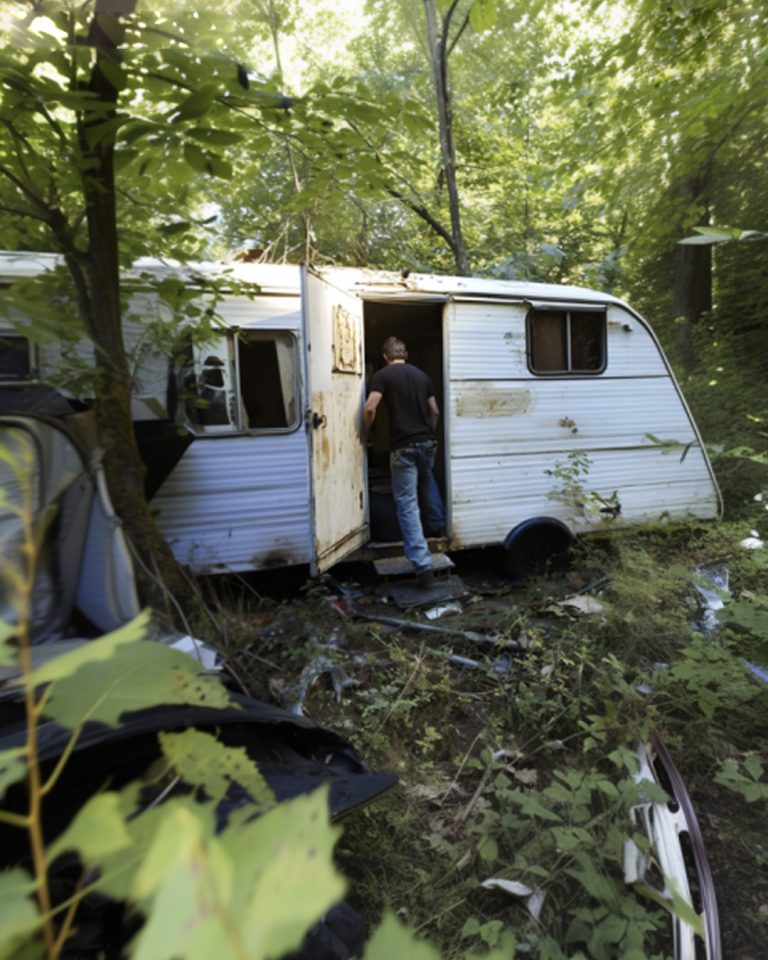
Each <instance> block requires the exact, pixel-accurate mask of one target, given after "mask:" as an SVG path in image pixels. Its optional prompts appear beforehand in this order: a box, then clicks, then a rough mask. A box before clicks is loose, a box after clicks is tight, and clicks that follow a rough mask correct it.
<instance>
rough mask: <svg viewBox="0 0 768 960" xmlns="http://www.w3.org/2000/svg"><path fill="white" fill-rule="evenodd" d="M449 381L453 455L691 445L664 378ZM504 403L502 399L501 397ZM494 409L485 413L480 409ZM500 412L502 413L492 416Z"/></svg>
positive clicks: (672, 389) (683, 413) (674, 394)
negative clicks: (488, 406) (669, 442)
mask: <svg viewBox="0 0 768 960" xmlns="http://www.w3.org/2000/svg"><path fill="white" fill-rule="evenodd" d="M470 397H471V401H467V383H466V381H459V382H452V383H451V385H450V395H449V398H448V408H449V411H450V415H451V456H452V457H459V458H460V457H477V456H483V455H486V456H491V455H506V454H516V453H524V452H538V451H540V452H547V451H552V450H559V451H562V453H563V456H564V457H565V456H567V454H568V453H569V452H570V451H572V450H583V449H606V448H627V449H629V448H635V447H643V446H651V445H653V441H652V440H651V439H650V437H649V435H652V436H655V437H658V438H659V439H663V440H675V441H678V442H680V443H683V444H686V443H695V442H697V437H696V434H695V432H694V430H693V427H692V425H691V422H690V420H689V418H688V415H687V412H686V410H685V407H684V406H683V405H682V404H681V403H680V400H679V398H678V396H677V392H676V390H675V386H674V384H673V383H672V381H671V380H670V379H669V378H668V377H664V376H658V377H637V378H636V379H635V380H634V381H632V384H631V389H628V385H627V381H626V380H616V379H611V378H605V377H600V378H573V379H568V378H560V379H556V380H550V379H544V378H542V379H540V380H538V381H531V380H523V381H520V380H508V381H499V380H494V381H491V382H488V383H486V384H484V385H482V389H478V388H475V387H474V386H472V387H471V389H470ZM507 397H508V398H509V399H505V398H507ZM484 401H487V402H488V403H489V404H490V403H493V407H492V408H491V409H488V410H486V411H483V409H482V403H483V402H484ZM498 411H501V412H498Z"/></svg>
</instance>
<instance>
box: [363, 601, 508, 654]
mask: <svg viewBox="0 0 768 960" xmlns="http://www.w3.org/2000/svg"><path fill="white" fill-rule="evenodd" d="M347 609H348V610H349V612H350V613H353V614H354V615H355V616H356V617H360V619H361V620H367V621H369V622H370V623H381V624H384V625H386V626H390V627H397V628H398V629H399V630H418V631H421V632H423V633H436V634H441V635H443V636H446V637H460V638H462V639H464V640H469V642H470V643H475V644H478V645H480V646H494V647H496V646H499V647H504V648H505V649H507V650H524V649H525V647H524V645H523V644H521V643H518V642H517V641H515V640H505V639H503V638H502V637H486V636H485V635H484V634H482V633H475V632H474V631H473V630H450V629H449V628H448V627H437V626H435V625H434V624H431V623H417V622H416V621H414V620H402V619H400V618H399V617H388V616H381V615H379V614H373V613H368V612H367V611H366V610H361V609H360V608H359V607H358V606H356V605H354V604H348V606H347Z"/></svg>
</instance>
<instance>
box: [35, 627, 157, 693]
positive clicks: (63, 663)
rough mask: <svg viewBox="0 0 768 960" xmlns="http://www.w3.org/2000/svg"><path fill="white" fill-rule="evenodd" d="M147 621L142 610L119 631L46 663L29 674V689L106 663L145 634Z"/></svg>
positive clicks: (114, 631)
mask: <svg viewBox="0 0 768 960" xmlns="http://www.w3.org/2000/svg"><path fill="white" fill-rule="evenodd" d="M149 618H150V612H149V610H142V612H141V613H140V614H139V615H138V616H137V617H135V618H134V619H133V620H131V622H130V623H127V624H125V626H123V627H120V629H119V630H113V631H112V633H107V634H105V635H104V636H103V637H99V638H98V639H97V640H91V641H90V642H88V643H85V644H83V646H82V647H78V648H77V649H76V650H71V651H69V652H68V653H64V654H62V655H61V656H59V657H55V658H54V659H53V660H49V661H48V662H47V663H44V664H43V665H42V666H40V667H38V668H37V670H34V671H33V672H32V674H31V675H30V677H29V679H28V684H29V686H31V687H37V686H40V685H41V684H44V683H51V682H52V681H54V680H62V679H63V678H65V677H70V676H72V674H73V673H76V672H77V671H78V670H80V669H81V668H82V667H84V666H87V665H88V664H94V663H98V662H100V661H105V660H109V659H110V658H112V657H113V656H114V654H115V651H116V650H117V649H118V648H119V647H120V646H122V645H124V644H128V643H135V642H136V641H138V640H140V639H141V638H142V637H143V636H144V635H145V633H146V631H147V626H148V624H149Z"/></svg>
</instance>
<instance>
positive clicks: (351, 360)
mask: <svg viewBox="0 0 768 960" xmlns="http://www.w3.org/2000/svg"><path fill="white" fill-rule="evenodd" d="M334 273H335V271H334ZM304 331H305V332H304V336H305V341H306V343H307V352H306V364H307V378H308V382H309V407H308V410H307V415H306V419H307V424H308V429H309V432H310V482H311V496H312V521H311V522H312V527H313V532H314V551H315V554H314V557H313V559H312V569H313V570H315V571H317V572H321V571H323V570H327V569H328V568H329V567H331V566H333V564H334V563H336V562H338V561H339V560H341V559H343V558H344V557H345V556H347V555H348V554H350V553H352V551H354V550H355V549H356V548H357V547H359V546H361V545H362V544H363V543H364V542H365V541H366V540H367V539H368V523H367V482H366V453H365V447H364V446H363V443H362V428H361V408H362V402H363V392H364V387H365V384H364V382H363V360H362V346H363V304H362V301H361V300H359V299H358V298H357V297H355V296H353V295H352V294H350V293H349V292H347V291H346V290H343V289H339V288H338V287H336V286H334V285H332V284H330V283H328V282H326V281H325V280H324V279H323V278H322V277H321V276H319V275H316V274H312V273H310V272H309V271H307V272H306V273H305V288H304Z"/></svg>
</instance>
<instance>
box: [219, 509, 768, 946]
mask: <svg viewBox="0 0 768 960" xmlns="http://www.w3.org/2000/svg"><path fill="white" fill-rule="evenodd" d="M738 537H739V530H738V529H731V528H728V527H727V526H721V527H718V528H716V529H714V528H712V527H706V526H701V527H699V526H695V527H693V528H688V529H685V530H684V532H682V533H681V532H680V530H677V531H672V530H670V531H667V530H657V531H655V532H650V533H641V534H634V535H631V534H618V535H614V536H611V537H609V538H607V539H606V540H605V541H599V542H592V543H591V544H589V545H588V546H586V547H581V548H579V549H578V550H577V551H576V554H575V555H574V556H572V557H571V558H570V559H569V562H568V563H567V564H565V565H563V566H561V568H560V569H558V570H553V571H549V572H548V573H546V574H543V575H539V576H536V577H533V578H530V579H529V580H528V581H527V582H526V583H524V584H520V583H517V584H515V583H512V582H510V581H509V580H508V579H506V578H505V577H504V576H502V575H500V574H499V573H498V572H497V568H496V567H495V565H494V562H493V561H494V559H495V558H494V555H493V554H491V553H489V552H488V553H487V552H482V551H474V552H466V553H460V554H455V555H454V559H455V562H456V569H455V571H454V572H453V574H452V575H453V576H454V577H455V578H456V580H455V583H456V584H457V585H463V589H464V592H463V595H462V596H461V597H460V598H459V599H458V600H455V601H448V602H442V601H440V602H437V603H427V604H424V605H419V606H414V607H411V608H408V609H399V608H398V607H397V606H396V605H395V604H394V603H393V601H392V599H391V597H390V596H388V588H389V585H388V583H387V582H385V581H383V580H380V579H379V578H377V577H376V575H375V574H374V573H373V571H372V569H371V568H370V567H369V566H368V565H363V564H356V565H346V566H340V567H337V568H335V569H334V571H333V572H332V573H333V575H332V576H326V577H323V578H320V579H319V580H315V581H306V580H305V579H304V578H303V575H301V574H295V575H294V574H293V573H290V572H288V573H285V572H282V573H277V572H275V573H272V574H269V575H262V576H261V577H257V578H255V579H253V580H251V581H249V582H248V584H247V585H245V586H244V582H242V581H239V582H238V583H232V584H230V585H229V586H228V587H227V588H225V590H224V592H223V593H220V594H219V597H218V601H219V603H220V607H219V610H220V618H221V619H222V622H223V623H224V626H225V630H226V632H227V637H228V640H227V652H228V659H229V662H230V663H231V664H232V666H233V669H234V671H235V672H236V673H237V675H238V677H239V678H240V680H241V682H242V683H243V685H244V686H245V687H246V688H247V689H248V691H249V692H250V693H251V694H253V695H255V696H257V697H259V698H261V699H264V700H268V701H270V702H274V703H278V704H280V705H281V706H284V707H288V708H292V709H295V710H301V711H302V712H303V713H304V714H306V715H307V716H309V717H311V718H312V719H314V720H316V721H318V722H321V723H323V724H326V725H328V726H330V727H331V728H333V729H335V730H337V731H338V732H340V733H342V734H343V735H344V736H345V737H347V738H348V739H349V740H350V741H351V742H352V743H353V744H354V745H355V747H356V748H357V750H358V751H359V753H360V755H361V756H362V758H363V760H364V761H365V763H366V764H367V765H368V766H369V767H371V768H372V769H376V770H391V771H394V772H395V773H397V774H398V777H399V783H398V786H397V787H396V788H395V789H394V790H393V791H391V792H390V793H389V794H388V795H386V796H384V797H381V798H379V799H377V800H376V801H374V802H373V803H372V804H371V805H370V806H369V807H367V808H365V809H363V810H360V811H357V812H355V813H353V814H352V815H351V816H350V817H349V818H348V819H347V820H346V821H345V824H344V826H345V832H344V835H343V837H342V840H341V841H340V844H339V847H338V861H339V865H340V868H341V869H342V871H343V872H344V873H345V874H346V875H347V876H348V878H349V880H350V893H349V897H348V899H349V902H350V903H351V904H352V905H353V906H354V907H356V908H357V909H358V910H360V911H361V912H362V913H363V914H364V915H365V916H366V918H367V919H368V920H369V921H370V922H371V923H375V922H376V920H377V919H378V918H379V916H380V915H381V914H382V912H383V911H384V910H385V909H389V910H392V911H393V912H395V913H396V914H397V916H398V917H400V919H402V920H403V921H404V922H406V923H408V924H409V925H410V926H411V927H412V928H413V929H415V930H416V931H417V932H418V933H419V934H420V935H421V936H425V937H427V938H429V939H430V940H432V941H433V942H434V943H435V944H436V945H437V946H438V947H439V949H440V951H441V956H443V957H445V958H453V957H463V956H464V955H465V952H466V951H467V950H469V949H476V950H479V949H481V948H483V947H488V946H491V947H492V946H496V945H498V944H500V943H502V942H503V937H504V935H505V932H508V931H511V933H512V934H513V935H514V937H515V939H516V943H517V947H518V951H519V955H530V956H544V957H552V958H555V957H559V956H563V957H569V958H570V957H596V958H600V957H619V956H621V957H642V956H648V957H659V958H661V957H666V956H671V955H672V946H671V944H672V934H671V923H670V918H669V916H668V915H667V914H665V913H664V911H662V910H659V909H658V907H657V906H656V905H655V904H654V903H652V902H650V901H648V900H644V899H643V898H641V897H639V896H637V895H636V894H635V892H634V891H633V890H632V889H631V888H630V887H629V886H626V884H625V883H624V877H623V870H622V856H623V844H624V839H625V836H626V834H627V833H628V832H629V829H628V820H627V807H628V805H629V800H628V799H627V797H628V796H629V793H628V792H627V791H628V790H629V789H630V786H631V784H632V776H631V768H632V760H631V759H630V760H627V756H628V755H629V756H630V757H631V755H632V754H633V753H634V750H635V747H636V744H637V743H638V742H643V741H644V740H646V739H647V738H648V737H649V736H650V735H651V731H652V730H656V731H659V732H660V733H661V734H662V735H663V738H664V740H665V742H666V743H667V745H668V747H669V749H670V752H671V753H672V755H673V757H674V760H675V763H676V765H677V767H678V768H679V770H680V771H681V773H682V775H683V778H684V780H685V783H686V785H687V788H688V791H689V793H690V796H691V798H692V800H693V805H694V809H695V811H696V815H697V817H698V821H699V824H700V827H701V831H702V834H703V838H704V844H705V847H706V851H707V855H708V859H709V863H710V865H711V870H712V875H713V878H714V886H715V890H716V894H717V899H718V903H719V915H720V924H721V930H722V941H723V954H722V955H723V957H724V958H726V960H762V958H763V957H764V956H765V929H766V924H767V923H768V826H767V825H766V823H767V820H766V806H768V799H766V796H768V789H766V790H765V791H764V792H762V793H759V788H755V790H756V791H758V793H759V796H758V797H757V798H756V799H754V794H753V795H750V796H752V797H753V802H750V803H748V802H747V801H746V799H745V798H744V796H742V795H740V794H739V793H738V792H736V791H734V790H733V789H730V788H729V787H728V786H727V785H726V784H725V783H724V778H723V776H722V771H723V769H724V768H725V767H726V766H728V765H730V767H729V768H730V769H731V770H738V771H740V775H743V776H747V775H746V774H745V772H744V771H745V768H744V763H745V762H746V761H748V760H749V758H757V759H758V762H759V763H762V762H763V760H764V759H765V756H766V745H767V744H768V690H766V688H765V686H764V685H761V684H760V683H759V681H757V680H756V679H754V678H753V677H752V676H751V675H750V674H749V673H748V672H747V670H746V668H745V667H744V665H743V661H742V660H741V659H740V655H741V653H742V652H743V651H742V645H743V644H745V643H746V647H747V648H749V649H751V647H749V642H747V641H745V640H744V636H745V634H744V631H743V630H741V631H740V632H736V633H732V632H731V631H729V630H725V631H723V630H721V629H718V630H716V631H715V632H714V633H713V634H712V635H709V636H702V633H701V632H699V631H697V628H696V623H697V622H698V623H699V624H700V623H701V616H702V607H701V597H700V595H699V593H697V591H696V588H695V584H696V575H695V569H701V567H702V566H707V565H711V564H715V563H716V564H719V565H720V567H721V569H722V567H723V565H725V566H727V567H728V568H729V569H730V571H731V589H732V591H734V595H738V596H742V594H744V593H745V594H746V596H747V597H749V596H750V595H751V594H750V587H751V586H753V585H754V583H755V582H757V580H756V578H757V577H759V576H761V575H764V572H765V560H764V559H763V558H762V557H757V556H756V555H755V553H754V552H753V553H751V554H750V555H749V556H747V555H746V554H745V551H744V550H743V549H741V548H740V547H739V546H738ZM235 598H236V599H235ZM441 608H442V609H441ZM753 612H754V611H753ZM430 617H434V619H430ZM390 618H396V619H400V620H403V621H410V622H413V623H415V624H421V625H425V624H426V625H429V626H432V627H439V628H441V629H444V630H446V631H452V633H444V634H439V633H429V632H422V631H419V630H418V629H412V628H408V627H402V626H395V625H392V624H390V623H387V622H386V621H387V620H388V619H390ZM467 633H469V634H470V639H467V638H466V636H465V634H467ZM475 635H480V636H482V637H485V638H491V639H492V640H493V641H495V643H493V644H491V645H489V646H483V645H481V644H479V643H478V642H477V637H476V636H475ZM747 639H749V638H747ZM457 657H460V658H466V659H467V660H468V661H472V662H466V663H464V662H460V661H459V660H458V659H456V658H457ZM452 658H453V659H452ZM761 757H762V759H760V758H761ZM752 762H753V763H754V759H753V761H752ZM766 766H767V767H768V764H766ZM752 769H754V768H752ZM716 777H717V780H716ZM628 784H629V786H628ZM617 788H618V789H617ZM558 791H559V792H558ZM617 826H618V832H617ZM492 878H495V879H506V880H511V881H514V882H517V883H524V884H526V885H527V887H528V888H529V890H528V893H529V894H533V893H536V894H537V895H538V894H543V895H544V906H543V907H541V905H540V904H539V905H538V907H537V906H536V905H535V901H534V902H532V901H531V900H530V899H529V898H528V897H527V896H521V895H517V896H510V894H509V893H508V892H506V893H505V892H504V891H503V890H499V889H498V888H497V889H488V888H486V887H483V886H482V882H483V881H486V880H489V879H492ZM520 890H521V891H523V888H520ZM523 892H524V891H523ZM633 926H634V927H635V928H636V929H635V930H634V932H633V931H632V929H631V928H632V927H633ZM638 930H641V931H642V932H641V933H639V934H638V932H637V931H638ZM638 937H639V938H640V939H639V940H638V939H637V938H638ZM638 944H639V945H638ZM558 951H561V952H558Z"/></svg>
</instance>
